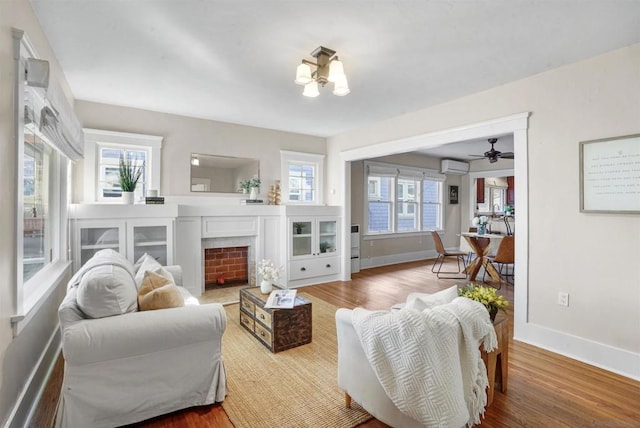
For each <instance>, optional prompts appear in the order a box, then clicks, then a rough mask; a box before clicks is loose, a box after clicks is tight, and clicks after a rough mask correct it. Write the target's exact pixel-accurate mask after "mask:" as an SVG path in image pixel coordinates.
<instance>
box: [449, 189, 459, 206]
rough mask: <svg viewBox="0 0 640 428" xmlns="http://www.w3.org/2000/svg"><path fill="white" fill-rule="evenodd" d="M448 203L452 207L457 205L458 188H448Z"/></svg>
mask: <svg viewBox="0 0 640 428" xmlns="http://www.w3.org/2000/svg"><path fill="white" fill-rule="evenodd" d="M449 203H450V204H452V205H455V204H457V203H458V186H449Z"/></svg>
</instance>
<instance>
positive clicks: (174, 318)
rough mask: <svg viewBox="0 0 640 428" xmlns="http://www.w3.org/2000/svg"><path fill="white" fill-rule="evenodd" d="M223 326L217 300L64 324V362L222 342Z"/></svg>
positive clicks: (121, 356)
mask: <svg viewBox="0 0 640 428" xmlns="http://www.w3.org/2000/svg"><path fill="white" fill-rule="evenodd" d="M226 326H227V318H226V313H225V311H224V308H223V307H222V305H220V304H216V303H211V304H206V305H200V306H185V307H181V308H171V309H159V310H155V311H142V312H132V313H128V314H124V315H116V316H113V317H106V318H99V319H84V320H81V321H78V322H75V323H72V324H70V325H67V326H66V327H64V329H63V332H62V350H63V354H64V358H65V362H66V363H67V364H71V365H83V364H91V363H95V362H99V361H108V360H114V359H118V358H125V357H132V356H137V355H144V354H149V353H154V352H158V351H162V350H166V349H172V348H179V347H185V346H189V345H191V344H196V343H200V342H208V341H210V342H215V341H221V340H222V334H223V333H224V330H225V329H226Z"/></svg>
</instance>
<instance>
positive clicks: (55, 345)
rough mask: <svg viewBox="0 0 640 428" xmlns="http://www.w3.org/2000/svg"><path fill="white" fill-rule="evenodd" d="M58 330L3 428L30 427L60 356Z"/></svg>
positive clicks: (32, 372) (50, 339)
mask: <svg viewBox="0 0 640 428" xmlns="http://www.w3.org/2000/svg"><path fill="white" fill-rule="evenodd" d="M60 347H61V342H60V328H59V327H57V328H56V329H55V331H54V332H53V334H52V335H51V337H49V342H48V343H47V346H45V347H44V349H43V351H42V354H41V355H40V358H39V359H38V364H36V366H35V367H34V368H33V370H32V371H31V374H30V375H29V378H28V379H27V381H26V382H25V384H24V386H23V388H22V390H21V391H20V395H19V396H18V400H17V401H16V404H15V405H14V406H13V408H12V409H11V412H10V414H9V417H8V418H7V420H6V422H5V424H4V427H3V428H19V427H25V426H29V425H30V421H31V418H32V417H33V415H34V413H35V411H36V409H37V407H38V404H39V403H40V399H41V398H42V394H43V392H44V389H45V387H46V385H47V381H48V380H49V377H50V376H51V373H52V371H53V368H54V366H55V363H56V360H57V358H58V355H59V354H60V349H61V348H60Z"/></svg>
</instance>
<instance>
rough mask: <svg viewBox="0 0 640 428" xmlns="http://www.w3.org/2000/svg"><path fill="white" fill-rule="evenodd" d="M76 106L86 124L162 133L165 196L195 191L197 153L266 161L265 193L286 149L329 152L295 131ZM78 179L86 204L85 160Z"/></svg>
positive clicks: (78, 196) (77, 191) (78, 197)
mask: <svg viewBox="0 0 640 428" xmlns="http://www.w3.org/2000/svg"><path fill="white" fill-rule="evenodd" d="M75 110H76V113H77V115H78V117H79V118H80V121H81V122H82V125H83V126H84V127H85V128H94V129H102V130H108V131H120V132H131V133H137V134H149V135H158V136H162V137H163V138H164V139H163V142H162V167H161V176H162V179H161V189H160V190H161V194H162V195H165V196H167V195H169V196H188V195H199V196H201V197H208V198H215V197H216V196H215V195H214V194H210V195H207V194H203V193H191V185H190V176H189V174H190V171H191V163H190V162H191V153H202V154H209V155H221V156H235V157H247V158H254V159H259V160H260V178H261V179H262V186H261V192H262V193H263V195H262V196H263V198H264V199H266V191H267V190H268V188H269V186H270V185H271V184H274V183H275V180H279V179H280V150H292V151H299V152H305V153H316V154H324V153H325V150H326V140H325V139H324V138H320V137H312V136H308V135H302V134H293V133H290V132H282V131H274V130H270V129H264V128H254V127H251V126H244V125H235V124H231V123H223V122H215V121H211V120H204V119H194V118H189V117H184V116H177V115H172V114H165V113H157V112H152V111H147V110H139V109H133V108H126V107H118V106H112V105H106V104H98V103H93V102H88V101H76V104H75ZM78 164H79V165H78V166H77V168H76V170H75V172H76V173H75V174H74V177H73V182H74V189H73V193H74V202H82V195H83V191H84V189H83V188H82V168H83V166H82V162H78Z"/></svg>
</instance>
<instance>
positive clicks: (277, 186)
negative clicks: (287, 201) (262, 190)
mask: <svg viewBox="0 0 640 428" xmlns="http://www.w3.org/2000/svg"><path fill="white" fill-rule="evenodd" d="M281 201H282V197H281V190H280V180H276V198H275V201H274V204H275V205H280V202H281Z"/></svg>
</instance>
